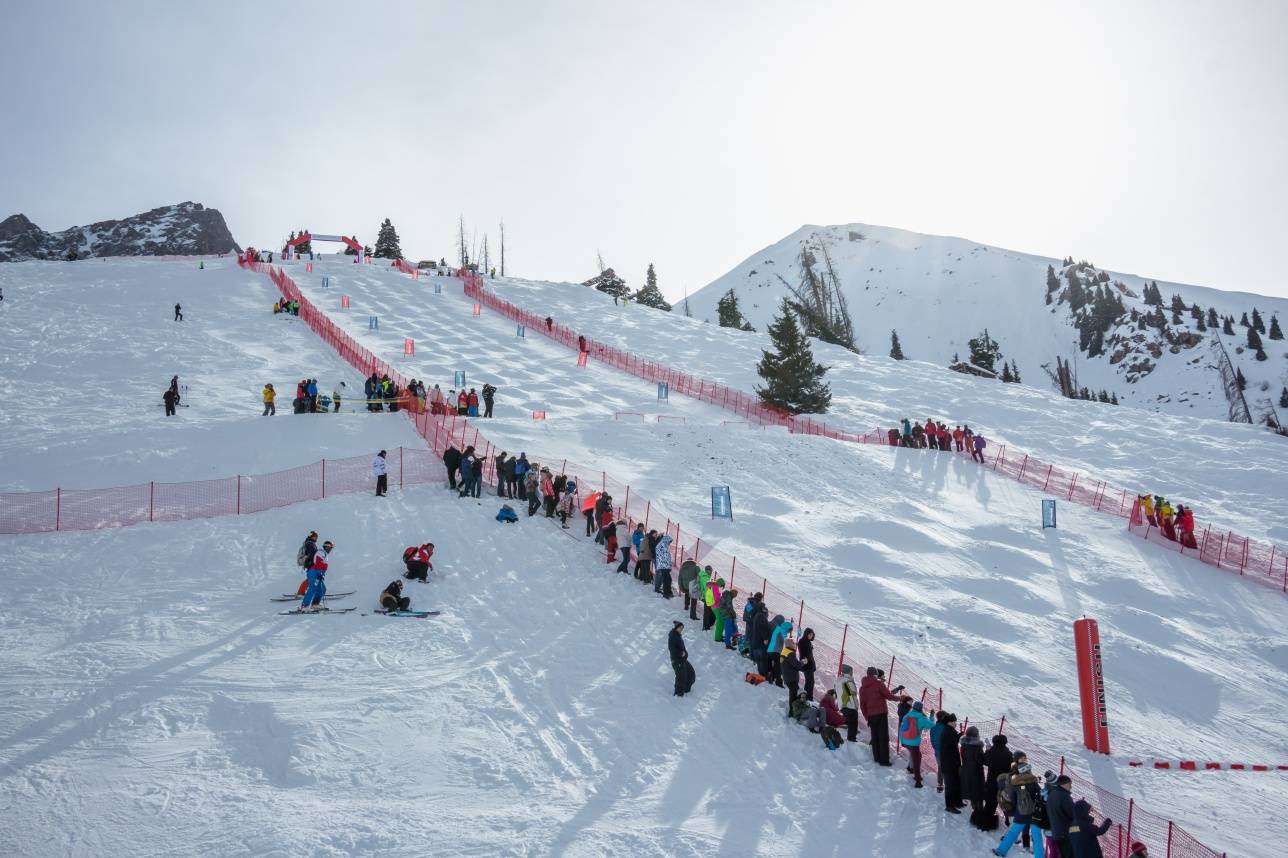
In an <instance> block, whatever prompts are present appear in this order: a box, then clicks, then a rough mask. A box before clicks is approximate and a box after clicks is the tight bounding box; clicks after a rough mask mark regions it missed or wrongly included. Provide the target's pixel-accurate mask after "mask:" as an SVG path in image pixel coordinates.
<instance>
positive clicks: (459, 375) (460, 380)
mask: <svg viewBox="0 0 1288 858" xmlns="http://www.w3.org/2000/svg"><path fill="white" fill-rule="evenodd" d="M452 386H453V387H455V388H456V389H457V390H464V389H465V370H463V369H458V370H457V371H456V383H455V384H454V385H452Z"/></svg>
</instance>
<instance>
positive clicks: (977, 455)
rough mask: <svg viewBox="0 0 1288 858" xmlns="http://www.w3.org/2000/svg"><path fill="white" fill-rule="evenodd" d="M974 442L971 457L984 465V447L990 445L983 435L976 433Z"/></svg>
mask: <svg viewBox="0 0 1288 858" xmlns="http://www.w3.org/2000/svg"><path fill="white" fill-rule="evenodd" d="M973 444H974V446H973V447H971V452H970V457H971V458H972V459H974V460H975V461H976V462H979V463H980V464H981V465H982V464H984V447H986V446H987V445H988V442H987V441H985V440H984V436H983V435H976V436H975V440H974V442H973Z"/></svg>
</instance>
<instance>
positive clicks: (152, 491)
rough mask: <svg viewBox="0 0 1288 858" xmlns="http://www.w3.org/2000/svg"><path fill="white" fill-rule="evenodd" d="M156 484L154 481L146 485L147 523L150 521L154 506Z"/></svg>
mask: <svg viewBox="0 0 1288 858" xmlns="http://www.w3.org/2000/svg"><path fill="white" fill-rule="evenodd" d="M156 495H157V484H156V481H155V480H152V481H151V482H149V483H148V521H152V520H153V518H152V512H153V509H154V508H155V506H156V503H155V501H156Z"/></svg>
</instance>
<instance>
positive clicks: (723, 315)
mask: <svg viewBox="0 0 1288 858" xmlns="http://www.w3.org/2000/svg"><path fill="white" fill-rule="evenodd" d="M716 315H717V316H718V317H719V321H720V327H722V328H737V329H738V330H740V331H754V330H756V329H755V328H753V327H752V326H751V323H750V322H748V321H747V320H746V319H744V318H743V317H742V310H741V309H740V308H739V307H738V295H737V294H736V293H735V292H734V291H733V289H730V290H729V291H728V292H726V293H724V294H723V295H721V296H720V300H719V301H717V302H716Z"/></svg>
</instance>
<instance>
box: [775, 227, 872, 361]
mask: <svg viewBox="0 0 1288 858" xmlns="http://www.w3.org/2000/svg"><path fill="white" fill-rule="evenodd" d="M818 249H819V253H820V255H821V256H822V257H823V270H822V271H821V272H819V271H817V270H815V266H816V265H818V258H817V257H816V256H815V255H814V251H813V249H812V248H811V247H810V245H808V244H806V245H804V246H803V247H801V252H800V257H799V262H800V269H801V278H800V282H799V283H796V284H792V283H789V282H788V281H787V280H786V279H785V278H784V277H783V276H782V275H781V274H775V275H774V276H776V277H777V278H778V279H779V280H780V281H781V282H782V284H783V285H784V286H786V287H787V290H788V291H789V292H791V294H792V300H789V304H790V305H791V308H792V310H793V311H794V312H795V313H796V315H797V316H798V317H799V319H800V321H801V324H802V325H803V326H804V328H805V334H806V336H811V337H816V338H818V339H820V340H823V341H824V342H827V343H832V344H833V345H838V346H841V347H842V348H845V349H849V350H850V351H852V352H856V353H857V352H858V351H859V349H858V347H857V346H856V345H855V343H854V323H853V321H852V320H851V318H850V308H849V305H848V303H847V302H846V300H845V293H844V291H843V290H842V287H841V278H840V276H839V275H838V274H837V273H836V266H835V265H833V264H832V256H831V254H830V253H828V251H827V245H826V244H825V243H823V242H822V241H820V242H819V244H818Z"/></svg>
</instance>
